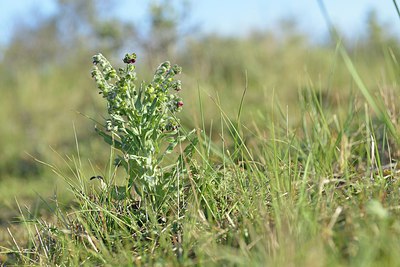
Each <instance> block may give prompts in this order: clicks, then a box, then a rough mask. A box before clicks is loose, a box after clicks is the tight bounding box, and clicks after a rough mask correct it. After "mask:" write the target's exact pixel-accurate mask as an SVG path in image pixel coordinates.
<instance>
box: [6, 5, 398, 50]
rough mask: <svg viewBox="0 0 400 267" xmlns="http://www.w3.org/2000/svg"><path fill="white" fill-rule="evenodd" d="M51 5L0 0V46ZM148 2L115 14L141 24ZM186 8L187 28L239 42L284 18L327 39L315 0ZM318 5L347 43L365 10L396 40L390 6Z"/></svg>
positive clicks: (362, 21) (355, 34) (395, 20)
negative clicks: (192, 26)
mask: <svg viewBox="0 0 400 267" xmlns="http://www.w3.org/2000/svg"><path fill="white" fill-rule="evenodd" d="M77 1H78V0H77ZM81 1H83V0H81ZM53 2H54V1H53V0H41V1H37V0H16V1H6V0H2V1H1V3H0V29H1V34H0V44H4V43H6V42H7V41H8V40H9V38H10V36H11V33H12V29H13V27H15V25H18V24H19V23H21V22H25V23H32V22H34V16H32V14H35V13H37V14H42V15H49V14H52V13H53V12H55V7H54V4H53ZM149 2H150V1H146V0H119V1H117V3H118V6H116V8H115V13H116V15H118V16H120V17H121V18H123V19H125V20H131V21H134V22H136V23H141V21H144V20H145V18H146V7H147V6H148V4H149ZM175 2H176V1H175ZM38 3H40V4H38ZM191 4H192V7H191V14H190V17H189V18H188V19H189V22H190V23H193V24H195V25H198V26H199V29H200V32H203V33H216V34H221V35H228V36H229V35H236V36H243V35H246V34H247V33H249V32H251V31H252V30H254V29H258V30H263V29H274V27H276V26H277V24H278V22H279V21H280V20H282V19H287V18H290V19H295V21H296V26H297V28H298V29H300V30H302V31H304V32H306V33H308V34H309V35H310V36H311V37H312V38H313V39H314V40H320V39H322V38H324V37H326V36H327V27H326V24H325V21H324V18H323V16H322V14H321V11H320V9H319V6H318V2H317V0H246V1H244V0H201V1H195V0H192V1H191ZM324 4H325V6H326V8H327V10H328V13H329V16H330V17H331V20H332V21H333V22H334V24H335V25H336V26H337V27H338V28H339V29H340V30H341V31H342V32H343V33H344V34H345V35H346V36H347V37H352V38H358V37H359V36H360V35H361V34H362V29H364V28H365V27H364V26H365V23H366V18H367V14H368V12H369V11H371V10H375V11H376V12H377V15H378V18H379V20H380V21H382V22H384V23H387V25H388V26H389V28H390V29H391V30H392V31H393V32H395V33H396V34H399V35H400V19H399V18H398V17H397V13H396V11H395V9H394V4H393V0H324ZM399 4H400V1H399ZM132 14H134V15H132Z"/></svg>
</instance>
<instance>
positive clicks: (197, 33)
mask: <svg viewBox="0 0 400 267" xmlns="http://www.w3.org/2000/svg"><path fill="white" fill-rule="evenodd" d="M325 2H326V3H325V4H326V8H327V10H328V12H329V14H330V16H331V19H332V21H333V23H334V24H335V25H336V26H337V29H338V31H339V33H340V35H341V37H342V42H343V43H344V45H345V46H346V48H347V49H348V51H349V53H350V55H351V57H352V59H353V60H354V63H355V64H356V67H357V69H358V70H359V72H360V75H361V76H362V77H363V79H364V81H365V83H366V84H367V85H368V87H369V88H371V89H382V88H390V87H391V86H393V84H394V83H396V82H397V79H398V78H397V76H398V73H393V72H389V71H387V70H386V69H385V66H386V64H387V62H388V61H387V57H390V56H391V55H399V51H400V50H399V49H400V45H399V38H398V36H399V33H400V31H399V29H400V21H399V19H398V17H397V15H396V11H395V8H394V5H393V3H392V1H373V0H357V1H344V0H336V1H331V0H329V1H325ZM38 3H39V2H38V1H34V0H19V1H2V3H1V4H0V26H1V32H2V33H1V36H0V77H1V79H0V91H1V97H0V116H1V127H0V148H1V152H0V196H1V197H0V206H2V207H6V208H7V207H8V208H9V207H12V206H14V205H15V197H16V198H17V199H18V200H19V201H21V202H24V201H26V202H27V203H28V202H29V203H31V202H32V200H35V199H40V197H43V198H46V197H51V196H52V195H53V194H54V192H57V194H58V197H59V198H65V199H68V196H69V193H68V189H67V186H66V185H65V183H64V181H63V179H61V178H59V177H57V175H56V174H55V173H54V172H52V171H51V169H50V168H49V167H47V166H45V165H43V164H39V163H38V162H36V161H35V160H34V158H37V159H39V160H40V161H43V162H46V163H48V164H51V165H55V166H59V168H60V169H61V170H63V171H66V172H67V173H68V172H69V166H68V164H69V165H70V166H71V167H72V169H74V166H73V165H74V161H73V160H71V161H70V160H69V159H73V158H74V157H75V158H76V157H77V148H76V140H77V141H78V143H79V151H80V154H79V157H80V159H81V160H82V162H84V165H85V166H87V173H88V174H89V175H92V174H97V173H98V172H100V173H101V172H102V171H104V170H105V168H106V167H105V166H106V165H107V162H108V159H109V153H110V151H109V148H108V147H107V145H105V144H103V141H102V140H101V138H99V137H98V136H97V135H96V134H95V132H94V125H95V122H93V121H92V120H90V119H88V118H87V117H90V118H93V119H94V120H97V121H99V122H100V123H102V122H103V118H104V116H105V115H106V114H105V110H106V108H105V102H104V101H103V99H102V98H101V97H100V96H99V95H98V94H97V89H96V86H95V84H94V82H93V81H92V79H91V76H90V70H91V64H92V56H93V55H94V54H96V53H98V52H101V53H103V54H104V55H105V56H106V57H107V58H108V59H109V60H110V61H111V63H112V64H113V65H114V66H118V65H121V63H122V61H121V59H122V57H123V55H124V54H125V53H127V52H136V53H137V55H138V60H137V71H138V77H139V81H141V80H148V79H150V78H151V77H152V72H153V70H154V69H155V67H156V66H158V64H159V63H161V62H162V61H164V60H170V61H172V62H173V63H178V64H180V65H181V66H182V67H183V70H184V73H183V75H182V76H181V79H182V81H183V90H182V96H183V98H184V101H185V106H184V112H182V113H181V114H180V117H181V120H182V122H183V124H184V125H185V126H186V127H188V128H193V127H198V126H199V125H200V109H199V96H198V95H199V93H198V92H201V96H200V99H201V101H202V102H203V106H204V107H205V109H204V116H205V122H206V125H205V128H206V129H207V130H209V131H211V128H212V129H213V130H212V133H211V136H215V137H216V138H218V135H219V131H218V129H219V128H218V124H219V122H218V119H216V118H217V117H218V116H219V115H218V114H219V110H218V107H217V106H216V105H215V104H214V102H213V101H212V99H211V98H215V99H219V101H220V103H221V106H222V108H223V109H224V111H225V112H226V113H227V114H232V117H235V116H236V114H237V112H238V108H239V104H240V98H241V96H242V94H243V90H244V88H245V87H246V86H247V88H248V92H247V96H246V98H245V103H244V111H243V112H244V113H243V117H244V118H246V121H245V122H244V123H248V124H249V125H251V124H255V125H258V128H261V129H262V128H263V123H265V118H267V117H268V116H267V115H266V114H269V113H270V112H271V111H272V109H273V107H274V103H279V105H280V106H281V107H283V110H285V111H286V112H287V114H288V117H289V118H290V121H289V123H290V124H291V125H293V126H294V127H295V126H296V123H297V122H298V120H297V119H298V118H297V116H298V113H297V112H296V110H297V108H298V98H299V92H301V91H302V89H303V88H309V87H312V88H313V89H314V90H317V91H318V93H319V94H320V95H321V96H322V97H323V100H324V101H325V102H326V103H325V104H326V105H325V108H327V109H332V110H334V112H337V113H339V114H340V108H341V107H342V106H343V105H347V102H346V98H348V97H350V95H354V94H357V92H356V91H355V90H353V88H354V82H353V80H352V78H351V76H350V74H349V73H348V71H347V70H346V68H345V67H344V64H343V62H341V60H340V58H339V57H338V53H337V51H336V48H335V47H336V45H337V42H336V40H333V39H332V38H331V37H330V35H329V31H328V30H327V27H326V23H325V21H324V17H323V16H322V13H321V11H320V9H319V6H318V2H317V1H311V0H306V1H294V0H291V1H290V0H284V1H265V0H264V1H262V0H249V1H211V0H205V1H143V0H131V1H129V0H119V1H114V0H97V1H94V0H85V1H78V0H43V1H40V4H38ZM388 48H389V50H388ZM392 70H393V69H392ZM75 133H76V140H75ZM64 160H65V162H64ZM89 177H90V176H89ZM39 196H40V197H39ZM8 210H10V209H8ZM2 214H3V215H1V216H2V218H0V223H1V222H4V221H5V218H9V216H8V214H7V213H2Z"/></svg>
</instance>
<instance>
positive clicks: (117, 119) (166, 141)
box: [92, 53, 193, 204]
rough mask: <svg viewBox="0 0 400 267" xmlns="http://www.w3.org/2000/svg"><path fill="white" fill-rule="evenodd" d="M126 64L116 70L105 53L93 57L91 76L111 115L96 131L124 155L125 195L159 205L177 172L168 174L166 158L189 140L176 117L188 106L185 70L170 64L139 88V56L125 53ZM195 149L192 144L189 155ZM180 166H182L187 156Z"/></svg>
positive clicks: (119, 158) (120, 159)
mask: <svg viewBox="0 0 400 267" xmlns="http://www.w3.org/2000/svg"><path fill="white" fill-rule="evenodd" d="M123 62H124V63H125V67H124V68H119V69H118V71H116V70H115V69H114V68H113V67H112V66H111V64H110V63H109V61H108V60H107V59H106V58H105V57H104V56H103V55H102V54H98V55H95V56H94V57H93V63H94V68H93V70H92V77H93V78H94V79H95V81H96V83H97V87H98V89H100V94H102V95H103V97H104V98H105V99H106V101H107V108H108V115H109V118H107V119H106V121H105V124H104V125H103V127H102V129H99V128H97V127H96V131H97V132H98V133H99V134H100V135H101V136H102V137H103V138H104V140H105V142H107V144H109V145H111V146H112V147H114V148H115V149H117V150H118V151H119V152H120V153H118V156H117V158H116V160H115V164H116V165H117V166H123V168H124V169H125V171H126V173H127V174H128V179H127V181H126V190H127V191H129V192H131V190H132V189H133V190H134V191H136V193H137V194H139V196H140V197H141V198H143V196H145V195H146V196H152V197H153V198H152V201H153V202H154V198H155V197H157V196H158V197H159V195H160V193H159V191H160V190H163V189H165V186H166V185H167V186H168V185H170V180H168V179H170V178H171V177H172V176H173V174H174V173H176V168H175V169H174V168H172V170H171V168H169V171H168V173H166V172H165V168H162V166H161V163H162V161H163V159H164V157H165V155H167V154H169V153H171V152H172V151H173V150H174V148H175V147H176V146H177V145H178V143H180V142H182V141H183V140H185V139H186V135H183V134H182V132H181V131H180V127H179V119H177V118H176V117H175V114H176V113H177V112H180V111H181V110H182V106H183V102H182V99H181V97H179V96H178V94H177V93H178V92H179V91H180V90H181V87H182V86H181V81H180V80H177V79H176V78H175V76H176V75H178V74H180V73H181V71H182V69H181V67H179V66H178V65H171V63H170V62H168V61H166V62H164V63H162V64H161V65H160V66H158V68H157V69H156V71H155V74H154V77H153V80H152V81H151V82H150V83H146V82H142V83H141V84H140V85H136V83H135V82H136V81H137V77H136V72H135V65H134V63H135V62H136V54H134V53H133V54H126V55H125V58H124V59H123ZM192 148H193V144H191V145H190V146H189V148H188V150H186V152H190V151H189V150H191V149H192ZM178 161H179V162H180V163H182V157H179V158H178ZM178 165H179V164H178ZM181 165H182V164H180V166H179V167H181ZM167 177H168V178H167ZM156 195H157V196H156ZM153 204H154V203H153Z"/></svg>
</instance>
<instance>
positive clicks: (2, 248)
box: [0, 13, 400, 266]
mask: <svg viewBox="0 0 400 267" xmlns="http://www.w3.org/2000/svg"><path fill="white" fill-rule="evenodd" d="M46 25H47V26H48V27H47V28H46V27H44V26H46ZM51 25H52V24H51V23H49V24H46V23H45V22H43V27H41V28H37V29H36V32H35V34H20V35H18V36H19V37H18V38H15V39H13V42H12V43H11V45H10V46H9V47H6V48H4V49H3V57H2V61H1V64H0V73H2V76H3V77H4V78H2V79H1V80H0V88H1V90H2V94H3V96H2V97H1V99H0V110H1V112H0V116H2V117H1V121H2V124H3V125H2V127H1V128H0V129H1V130H0V136H1V138H0V147H2V153H1V155H0V159H1V160H0V175H1V180H0V211H1V212H0V263H1V264H5V265H12V264H16V265H18V264H20V265H73V266H75V265H88V266H92V265H104V266H132V265H139V266H141V265H145V266H147V265H151V266H152V265H161V266H164V265H166V266H180V265H182V266H190V265H198V266H268V265H271V266H400V261H399V259H398V251H399V250H400V239H399V236H400V217H399V215H400V212H399V209H400V206H399V203H400V202H399V200H400V197H399V193H400V192H399V183H400V180H399V178H400V174H399V170H400V168H399V166H398V163H397V162H398V157H399V155H400V150H399V137H400V135H399V130H400V129H399V118H398V110H399V104H398V103H399V101H398V100H399V98H398V95H397V93H398V91H399V77H400V76H399V69H400V67H399V64H398V59H399V55H400V53H399V52H400V43H399V41H398V40H397V39H396V38H395V37H393V36H392V35H391V34H390V32H389V31H388V30H387V29H386V28H385V27H384V25H381V24H380V23H379V22H378V21H377V20H376V17H374V14H373V13H371V16H370V19H369V21H368V24H367V27H366V34H365V36H364V37H363V38H361V39H360V40H358V41H357V40H346V39H340V38H335V36H333V37H332V38H331V39H329V40H326V42H325V43H318V44H316V43H313V42H311V41H310V37H309V36H307V35H305V34H303V33H301V32H299V31H297V30H296V29H295V27H294V25H293V24H291V23H290V22H286V23H283V24H282V28H281V29H279V30H277V31H265V32H254V33H251V34H249V35H248V36H246V37H242V38H233V37H221V36H215V35H211V36H202V37H200V38H190V37H189V38H187V39H185V44H184V45H181V46H179V47H178V48H174V49H172V48H171V49H169V50H164V49H162V48H164V47H165V43H164V46H163V47H161V49H160V47H157V46H156V45H155V46H153V47H152V49H153V50H150V51H148V50H146V49H144V48H143V47H140V46H138V47H137V51H131V50H129V51H126V50H125V46H124V45H121V46H120V47H118V49H117V48H115V47H112V46H110V45H109V43H110V42H109V41H108V39H107V38H109V36H106V37H107V38H105V39H104V40H103V39H100V41H102V42H99V43H101V45H98V46H96V47H91V46H88V45H87V43H94V41H93V40H92V39H90V38H95V37H96V38H100V37H101V36H102V38H103V37H104V36H103V35H99V36H100V37H98V36H95V37H93V36H86V37H87V38H88V40H86V39H85V40H83V41H82V38H81V37H82V36H78V37H79V38H76V39H73V38H71V39H70V40H67V41H69V42H70V43H68V44H65V42H66V40H64V39H57V38H60V37H59V36H58V35H54V36H53V35H51V33H52V30H54V29H52V28H51V27H50V26H51ZM22 30H23V29H22ZM30 30H32V29H30ZM277 32H279V34H278V33H277ZM282 32H283V34H282ZM49 36H50V37H52V36H53V37H54V39H50V40H52V41H51V42H49V41H48V40H49V39H48V38H50V37H49ZM57 36H58V37H57ZM44 37H46V38H47V39H46V38H44ZM19 38H20V39H19ZM24 38H25V39H24ZM115 38H117V37H115ZM26 39H28V40H29V42H27V40H26ZM44 39H45V40H47V41H46V43H42V42H45V41H43V40H44ZM96 40H97V39H96ZM88 41H90V42H88ZM97 41H98V40H97ZM27 43H29V45H26V44H27ZM71 43H72V44H74V46H71ZM155 44H157V42H155ZM70 47H74V48H73V49H71V48H70ZM122 50H123V52H121V51H122ZM99 52H101V53H102V54H104V56H105V57H106V58H107V59H108V60H109V62H110V64H111V65H112V66H114V67H115V69H116V72H115V73H114V74H113V72H112V71H111V72H110V69H108V71H106V72H103V69H102V68H104V66H106V68H105V69H106V70H107V66H108V65H107V64H106V65H104V66H103V59H102V58H101V57H95V58H94V59H93V56H94V55H97V54H98V53H99ZM133 52H135V53H136V56H137V57H135V58H133V56H132V54H131V53H133ZM125 53H128V57H125V58H124V55H125ZM122 59H124V62H123V61H122ZM165 60H169V61H171V63H172V65H162V66H165V69H164V70H163V69H162V68H161V71H160V72H158V71H156V69H157V67H158V66H159V64H160V63H162V62H163V61H165ZM93 63H95V64H93ZM175 63H176V64H178V65H179V66H181V67H182V70H183V71H182V73H180V71H178V69H176V68H175V67H173V64H175ZM130 66H134V68H135V69H134V70H133V69H131V68H133V67H130ZM96 67H98V68H99V72H94V73H93V72H91V71H92V70H93V68H96ZM117 67H121V68H122V69H123V70H124V71H118V68H117ZM174 68H175V69H174ZM157 70H160V67H159V68H158V69H157ZM135 71H136V72H137V79H136V80H135V79H134V78H133V77H134V75H131V74H132V73H133V72H135ZM154 73H155V75H154V77H153V74H154ZM157 73H161V74H157ZM169 73H174V74H176V76H168V75H170V74H169ZM128 74H129V75H128ZM99 75H100V76H99ZM101 75H105V76H107V75H109V76H110V80H108V79H105V80H107V82H110V83H111V81H114V79H116V80H117V81H116V83H115V85H116V87H113V88H120V89H121V88H125V87H124V86H128V85H129V86H128V88H136V89H135V90H137V91H135V92H139V91H140V90H141V89H140V88H143V91H142V93H143V96H142V97H136V98H134V97H133V95H134V93H133V92H134V91H129V92H131V93H132V94H130V96H132V97H133V99H135V101H136V100H137V99H140V101H139V102H140V105H139V104H136V103H139V102H135V104H134V105H133V104H132V105H131V106H129V105H130V104H129V103H133V102H129V101H131V100H129V99H130V98H129V97H127V99H128V100H129V101H128V100H126V99H125V100H126V101H127V102H123V101H125V100H124V99H123V100H121V101H122V102H118V103H117V104H118V105H117V104H116V102H113V101H114V100H115V98H113V97H111V95H112V94H109V92H108V91H107V90H108V89H107V88H108V87H107V86H108V85H104V84H103V82H104V81H103V82H102V78H101V77H102V76H101ZM114 75H118V77H120V78H118V79H119V80H118V79H117V78H115V76H114ZM93 77H94V78H96V81H97V82H96V81H94V79H93ZM122 77H124V79H125V80H124V79H122ZM160 77H161V78H160ZM169 79H171V80H169ZM99 80H100V83H99V82H98V81H99ZM121 80H124V81H125V82H126V84H125V83H117V82H119V81H121ZM177 80H181V82H182V88H181V90H176V89H177V88H176V83H174V82H175V81H177ZM143 81H147V83H145V84H144V83H142V82H143ZM150 81H153V82H151V83H150ZM164 81H168V82H167V83H164ZM99 84H100V85H99ZM133 84H135V85H133ZM141 84H143V85H142V86H141ZM157 85H159V86H158V87H157ZM163 86H164V87H165V88H166V89H168V90H166V89H165V90H164V89H163V90H164V91H157V90H158V89H157V88H164V87H163ZM110 88H111V87H110ZM171 88H172V89H173V90H172V89H171ZM120 89H118V90H120ZM153 89H154V90H155V91H156V93H157V92H158V93H159V94H157V95H153V92H154V91H153ZM169 89H171V90H170V91H171V92H173V93H169V92H170V91H169ZM123 90H127V89H121V90H120V91H118V92H117V93H116V94H117V95H119V94H120V93H121V92H122V91H123ZM129 90H131V89H129ZM132 90H133V89H132ZM160 90H161V89H160ZM99 93H100V94H99ZM135 94H136V93H135ZM119 96H120V95H119ZM125 96H126V95H125ZM122 98H123V97H122ZM164 98H165V99H166V100H163V101H161V100H157V101H154V99H164ZM122 103H128V104H126V105H128V107H129V108H126V109H125V107H124V104H122ZM164 103H165V105H166V106H165V107H164V106H163V105H164ZM170 103H173V104H171V105H170ZM182 104H183V106H182ZM174 105H175V106H174ZM110 106H112V107H113V108H112V109H110ZM171 106H172V107H171ZM143 107H145V108H143ZM132 110H135V112H136V113H135V112H133V113H130V112H131V111H132ZM155 110H156V111H158V112H155ZM161 111H165V113H163V112H161ZM141 112H143V113H141ZM149 114H150V115H149ZM110 116H111V117H112V118H113V120H112V121H111V122H112V123H111V124H110V127H111V126H112V127H111V128H110V129H111V130H107V127H108V124H107V121H106V120H107V119H109V118H110ZM119 116H122V117H124V122H123V123H122V124H118V121H119V118H120V117H119ZM143 118H145V119H143ZM130 122H132V124H129V123H130ZM161 122H165V124H163V125H161V124H162V123H161ZM134 125H141V128H140V129H141V130H140V131H139V130H138V132H135V129H136V128H135V126H134ZM113 127H116V128H113ZM129 127H131V128H129ZM114 129H115V130H114ZM154 129H159V131H157V132H156V133H155V132H154V131H153V130H154ZM146 131H147V132H148V134H142V133H143V132H146ZM147 132H146V133H147ZM99 134H100V135H99ZM141 136H143V138H141ZM148 136H152V137H151V138H150V139H148V138H147V137H148ZM135 138H136V139H135ZM132 140H135V141H132ZM104 141H106V142H104ZM133 143H134V144H140V145H137V148H132V147H133V145H132V144H133ZM124 144H130V145H129V146H128V147H127V146H124ZM165 149H166V150H168V153H164V152H163V151H164V150H165ZM125 155H128V157H127V159H126V161H124V156H125ZM156 158H157V161H156V160H155V159H156ZM158 159H159V160H158ZM116 160H117V163H118V164H115V162H116ZM141 160H143V161H141ZM138 162H139V163H140V164H139V163H138ZM132 166H134V167H132ZM92 178H93V179H92ZM153 178H154V179H155V180H152V179H153Z"/></svg>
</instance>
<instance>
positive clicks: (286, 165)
mask: <svg viewBox="0 0 400 267" xmlns="http://www.w3.org/2000/svg"><path fill="white" fill-rule="evenodd" d="M199 93H200V95H201V94H202V92H201V90H200V91H199ZM300 96H301V97H299V101H300V105H301V110H300V112H301V115H302V116H301V117H302V121H301V123H300V124H299V126H298V127H296V128H293V127H288V120H289V119H290V118H288V117H287V114H285V113H284V112H283V111H282V110H281V109H280V108H279V107H278V106H276V107H275V108H274V110H275V112H274V113H273V114H266V115H265V118H264V119H265V121H264V123H265V125H267V129H266V130H262V129H260V128H259V127H258V126H257V124H254V125H252V124H251V121H250V123H248V124H246V123H243V124H237V123H236V122H240V121H245V120H244V118H240V117H236V119H235V120H236V122H235V121H232V119H231V118H230V117H229V116H228V115H227V114H226V113H225V112H224V111H223V109H222V108H221V106H220V104H219V102H218V99H216V100H215V105H216V106H217V108H218V109H219V110H220V113H219V118H218V121H219V123H220V125H219V127H220V129H221V132H220V133H219V136H220V139H219V140H215V139H214V140H211V139H210V136H213V134H212V132H206V131H204V130H205V129H202V130H203V131H198V138H199V140H200V142H199V143H200V145H199V146H198V147H197V151H196V156H195V157H194V158H190V159H187V162H186V164H187V166H188V168H189V169H190V171H189V172H187V173H186V174H184V175H182V177H180V179H179V180H178V183H179V184H178V188H181V189H180V190H182V193H181V194H178V195H176V194H171V196H170V197H169V198H168V200H167V202H168V203H167V209H165V213H161V214H154V213H151V212H150V213H147V214H146V216H149V219H147V220H146V219H143V218H140V216H141V215H140V212H139V208H137V207H135V205H137V203H135V202H132V201H131V200H121V201H117V200H111V199H107V198H106V197H105V196H104V195H102V194H101V192H99V188H98V185H97V184H93V182H90V181H89V180H88V179H86V177H90V175H91V173H92V172H89V173H87V172H86V171H85V167H83V166H82V165H84V164H85V163H82V162H81V159H80V158H77V157H74V158H70V159H66V161H65V162H64V164H67V165H68V166H70V168H71V172H73V173H75V177H72V176H70V175H68V174H64V173H63V171H62V170H60V169H58V168H57V167H55V166H51V168H52V169H53V170H54V171H55V172H57V173H59V174H60V176H61V177H63V178H64V179H65V180H66V181H67V182H68V183H69V185H70V190H71V191H72V192H73V194H74V203H75V204H74V206H75V208H72V209H71V208H69V209H68V210H67V211H63V210H61V209H60V207H59V206H57V205H56V206H53V207H52V208H51V210H52V212H51V214H52V216H53V218H52V219H51V220H50V223H49V222H46V221H45V220H42V219H40V217H39V218H33V219H32V220H31V219H28V218H27V217H25V216H26V215H23V217H22V218H21V222H22V223H23V224H24V225H25V227H26V231H28V238H27V240H28V243H27V244H20V243H19V241H17V240H15V241H12V242H11V243H10V244H9V246H8V248H7V249H6V248H5V247H3V249H4V252H3V253H6V254H3V256H5V255H7V256H6V257H7V259H8V261H9V262H11V263H13V262H19V263H24V264H63V265H77V264H84V265H93V264H101V265H103V264H104V265H133V264H137V265H155V264H161V265H172V266H174V265H207V266H208V265H211V266H221V265H227V266H231V265H237V266H245V265H251V266H265V265H274V266H291V265H296V266H341V265H346V266H347V265H351V266H398V265H399V261H398V258H397V252H398V250H399V249H400V242H399V241H398V234H399V231H400V227H399V226H400V224H399V223H400V221H399V220H398V214H399V211H398V210H399V207H398V194H397V188H398V184H399V176H398V170H397V168H396V166H395V165H387V164H388V163H390V162H391V160H392V159H393V158H392V157H393V155H394V154H396V153H398V150H397V144H396V143H393V140H395V139H394V138H393V137H392V136H391V135H390V132H389V131H388V130H387V127H386V126H385V124H384V121H383V122H379V120H378V121H375V119H374V116H373V115H372V114H373V113H372V112H371V111H370V110H369V107H368V105H367V104H366V103H365V102H364V101H363V100H362V99H352V101H350V102H349V103H348V107H349V108H348V110H347V112H348V113H347V116H344V118H345V119H344V120H343V119H342V118H340V117H339V116H337V115H336V114H335V113H330V112H326V111H325V110H324V108H323V107H322V106H321V102H320V100H319V99H318V95H317V94H316V93H315V91H314V90H312V88H309V89H308V90H306V91H304V92H303V94H302V95H300ZM200 99H201V98H200ZM242 100H243V102H244V103H245V102H246V100H245V98H244V99H242ZM200 101H201V100H200ZM200 104H201V105H200V107H201V106H202V107H203V109H204V105H205V103H202V102H200ZM207 104H208V103H207ZM241 108H242V107H239V110H240V109H241ZM243 108H244V109H245V108H246V105H245V104H244V106H243ZM201 112H202V111H201ZM201 112H200V114H202V113H201ZM238 114H240V111H239V112H238ZM239 116H240V115H239ZM216 121H217V120H216ZM203 123H204V122H203ZM203 123H202V124H203ZM210 131H211V130H210ZM78 156H79V154H78ZM388 166H389V167H388ZM109 168H111V169H109V170H108V173H112V172H113V169H112V168H113V167H112V166H111V167H110V166H109ZM177 196H179V197H178V198H176V197H177ZM143 208H145V207H143ZM22 214H24V213H22ZM71 255H72V256H73V257H71Z"/></svg>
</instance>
